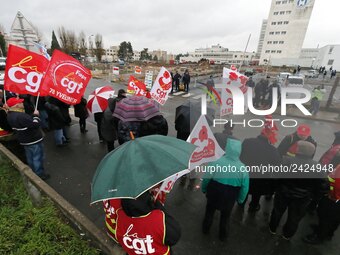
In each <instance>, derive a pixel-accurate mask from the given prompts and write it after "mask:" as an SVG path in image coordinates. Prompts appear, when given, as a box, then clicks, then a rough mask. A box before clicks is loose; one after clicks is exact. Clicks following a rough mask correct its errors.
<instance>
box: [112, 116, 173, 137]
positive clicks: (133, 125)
mask: <svg viewBox="0 0 340 255" xmlns="http://www.w3.org/2000/svg"><path fill="white" fill-rule="evenodd" d="M130 131H132V133H133V135H134V137H135V138H137V137H142V136H147V135H157V134H158V135H167V134H168V122H167V121H166V119H165V118H164V117H163V116H162V115H158V116H155V117H153V118H151V119H149V120H148V121H122V120H120V121H119V122H118V140H119V141H120V144H121V143H125V142H127V141H130V140H131V136H130Z"/></svg>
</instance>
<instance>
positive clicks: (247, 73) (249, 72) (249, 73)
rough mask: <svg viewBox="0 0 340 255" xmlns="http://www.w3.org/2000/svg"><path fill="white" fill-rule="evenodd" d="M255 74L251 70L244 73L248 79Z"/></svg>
mask: <svg viewBox="0 0 340 255" xmlns="http://www.w3.org/2000/svg"><path fill="white" fill-rule="evenodd" d="M254 74H255V70H254V69H251V68H249V69H246V71H245V72H244V75H245V76H248V77H250V76H253V75H254Z"/></svg>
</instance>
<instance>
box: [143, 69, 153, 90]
mask: <svg viewBox="0 0 340 255" xmlns="http://www.w3.org/2000/svg"><path fill="white" fill-rule="evenodd" d="M152 78H153V71H146V72H145V79H144V84H145V86H146V87H147V88H148V89H151V87H152Z"/></svg>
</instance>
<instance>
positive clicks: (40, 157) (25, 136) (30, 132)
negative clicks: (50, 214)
mask: <svg viewBox="0 0 340 255" xmlns="http://www.w3.org/2000/svg"><path fill="white" fill-rule="evenodd" d="M23 102H24V100H23V99H20V98H17V97H12V98H10V99H8V100H7V107H8V108H9V110H8V114H7V120H8V123H9V125H10V126H11V127H12V129H13V130H14V131H15V132H16V134H17V139H18V141H19V143H20V144H21V145H22V146H24V149H25V155H26V159H27V163H28V165H29V166H30V168H31V169H32V170H33V172H34V173H35V174H36V175H38V176H39V177H40V178H41V179H42V180H47V179H48V178H50V175H49V174H47V173H46V172H45V169H44V147H43V143H42V141H43V134H42V131H41V128H40V119H39V117H38V116H39V112H38V111H37V110H36V111H34V113H33V116H31V115H29V114H27V113H25V112H24V104H23Z"/></svg>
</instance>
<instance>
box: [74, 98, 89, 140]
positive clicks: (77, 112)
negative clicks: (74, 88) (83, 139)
mask: <svg viewBox="0 0 340 255" xmlns="http://www.w3.org/2000/svg"><path fill="white" fill-rule="evenodd" d="M86 105H87V100H86V99H85V98H84V97H81V100H80V103H79V104H76V105H74V116H76V117H78V118H79V127H80V132H81V133H83V134H84V133H86V132H87V130H86V119H87V117H88V116H89V113H88V111H87V108H86Z"/></svg>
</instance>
